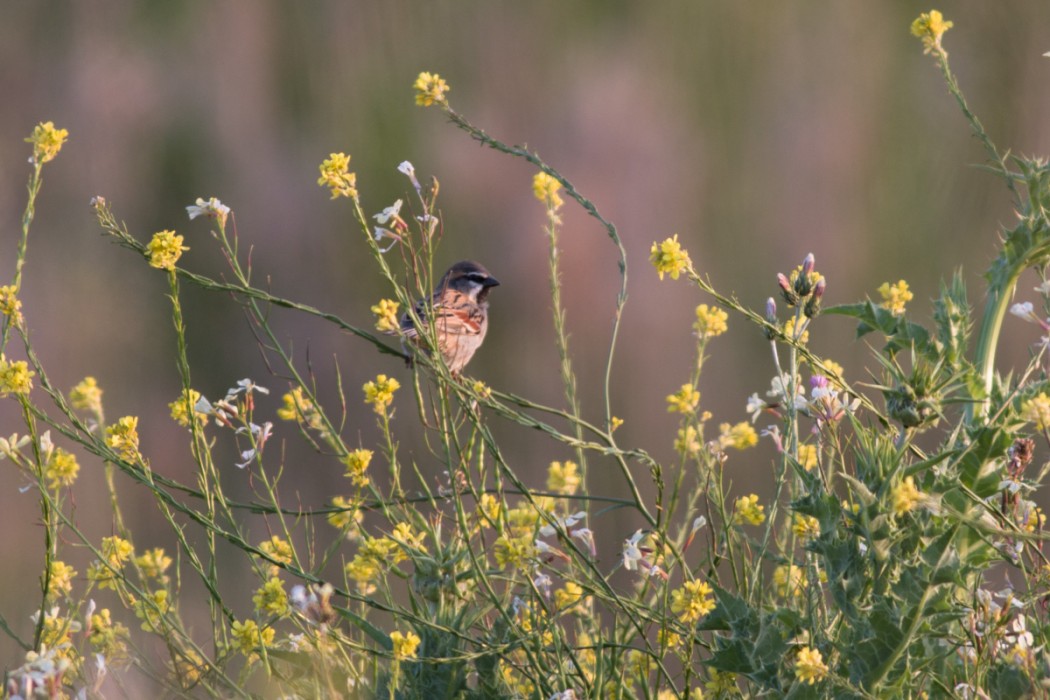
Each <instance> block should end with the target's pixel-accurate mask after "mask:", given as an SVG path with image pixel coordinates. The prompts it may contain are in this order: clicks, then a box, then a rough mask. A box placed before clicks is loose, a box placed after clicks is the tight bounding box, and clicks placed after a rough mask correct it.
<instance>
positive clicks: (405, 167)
mask: <svg viewBox="0 0 1050 700" xmlns="http://www.w3.org/2000/svg"><path fill="white" fill-rule="evenodd" d="M397 170H398V172H400V173H401V174H403V175H405V176H406V177H407V178H408V179H409V180H410V181H411V182H412V187H414V188H415V189H416V192H419V191H420V190H421V189H423V188H422V187H421V186H420V184H419V180H418V179H416V166H414V165H412V163H411V162H409V161H407V160H403V161H401V163H400V164H399V165H398V166H397Z"/></svg>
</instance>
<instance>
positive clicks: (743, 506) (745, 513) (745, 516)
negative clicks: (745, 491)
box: [733, 494, 766, 525]
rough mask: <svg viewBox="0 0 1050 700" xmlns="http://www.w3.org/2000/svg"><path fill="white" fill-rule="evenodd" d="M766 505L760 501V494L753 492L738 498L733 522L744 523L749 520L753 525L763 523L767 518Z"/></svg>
mask: <svg viewBox="0 0 1050 700" xmlns="http://www.w3.org/2000/svg"><path fill="white" fill-rule="evenodd" d="M765 510H766V507H765V506H763V505H762V504H760V503H759V502H758V496H757V495H755V494H751V495H749V496H741V497H740V498H738V499H736V506H735V511H736V512H735V513H734V515H733V522H735V523H737V524H742V523H744V522H748V523H750V524H752V525H761V524H762V523H763V522H764V521H765V519H766V513H765Z"/></svg>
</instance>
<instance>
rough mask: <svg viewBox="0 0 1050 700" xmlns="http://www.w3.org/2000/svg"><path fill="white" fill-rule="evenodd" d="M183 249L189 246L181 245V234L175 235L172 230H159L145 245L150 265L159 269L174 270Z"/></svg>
mask: <svg viewBox="0 0 1050 700" xmlns="http://www.w3.org/2000/svg"><path fill="white" fill-rule="evenodd" d="M184 250H189V248H187V247H186V246H184V245H182V236H177V235H175V232H174V231H160V232H158V233H155V234H153V239H152V240H150V242H149V245H147V246H146V251H147V252H148V253H149V264H150V267H156V268H158V269H160V270H174V269H175V263H177V262H178V261H179V258H180V257H182V251H184Z"/></svg>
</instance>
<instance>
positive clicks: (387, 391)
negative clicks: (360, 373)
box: [363, 374, 401, 416]
mask: <svg viewBox="0 0 1050 700" xmlns="http://www.w3.org/2000/svg"><path fill="white" fill-rule="evenodd" d="M400 388H401V383H400V382H398V381H397V380H396V379H394V378H393V377H387V376H386V375H385V374H380V375H379V376H377V377H376V379H375V381H374V382H367V383H366V384H365V385H364V387H363V389H364V392H365V403H370V404H372V407H373V409H374V410H375V412H376V413H378V414H379V415H381V416H385V415H386V409H387V406H389V405H390V404H391V403H393V401H394V392H395V391H397V390H398V389H400Z"/></svg>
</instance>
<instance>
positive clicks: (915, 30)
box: [911, 10, 952, 53]
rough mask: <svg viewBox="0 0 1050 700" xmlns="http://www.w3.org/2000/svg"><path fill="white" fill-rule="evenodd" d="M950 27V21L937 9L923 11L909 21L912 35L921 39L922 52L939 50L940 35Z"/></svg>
mask: <svg viewBox="0 0 1050 700" xmlns="http://www.w3.org/2000/svg"><path fill="white" fill-rule="evenodd" d="M951 28H952V23H951V22H950V21H948V20H946V19H944V15H942V14H941V13H940V12H938V11H937V10H930V11H929V12H923V13H922V14H921V15H919V16H918V17H916V18H915V21H914V22H912V23H911V33H912V35H913V36H916V37H918V38H919V39H922V45H923V47H924V50H923V53H931V52H933V51H938V50H941V37H942V36H944V33H945V32H946V31H948V30H949V29H951Z"/></svg>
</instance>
